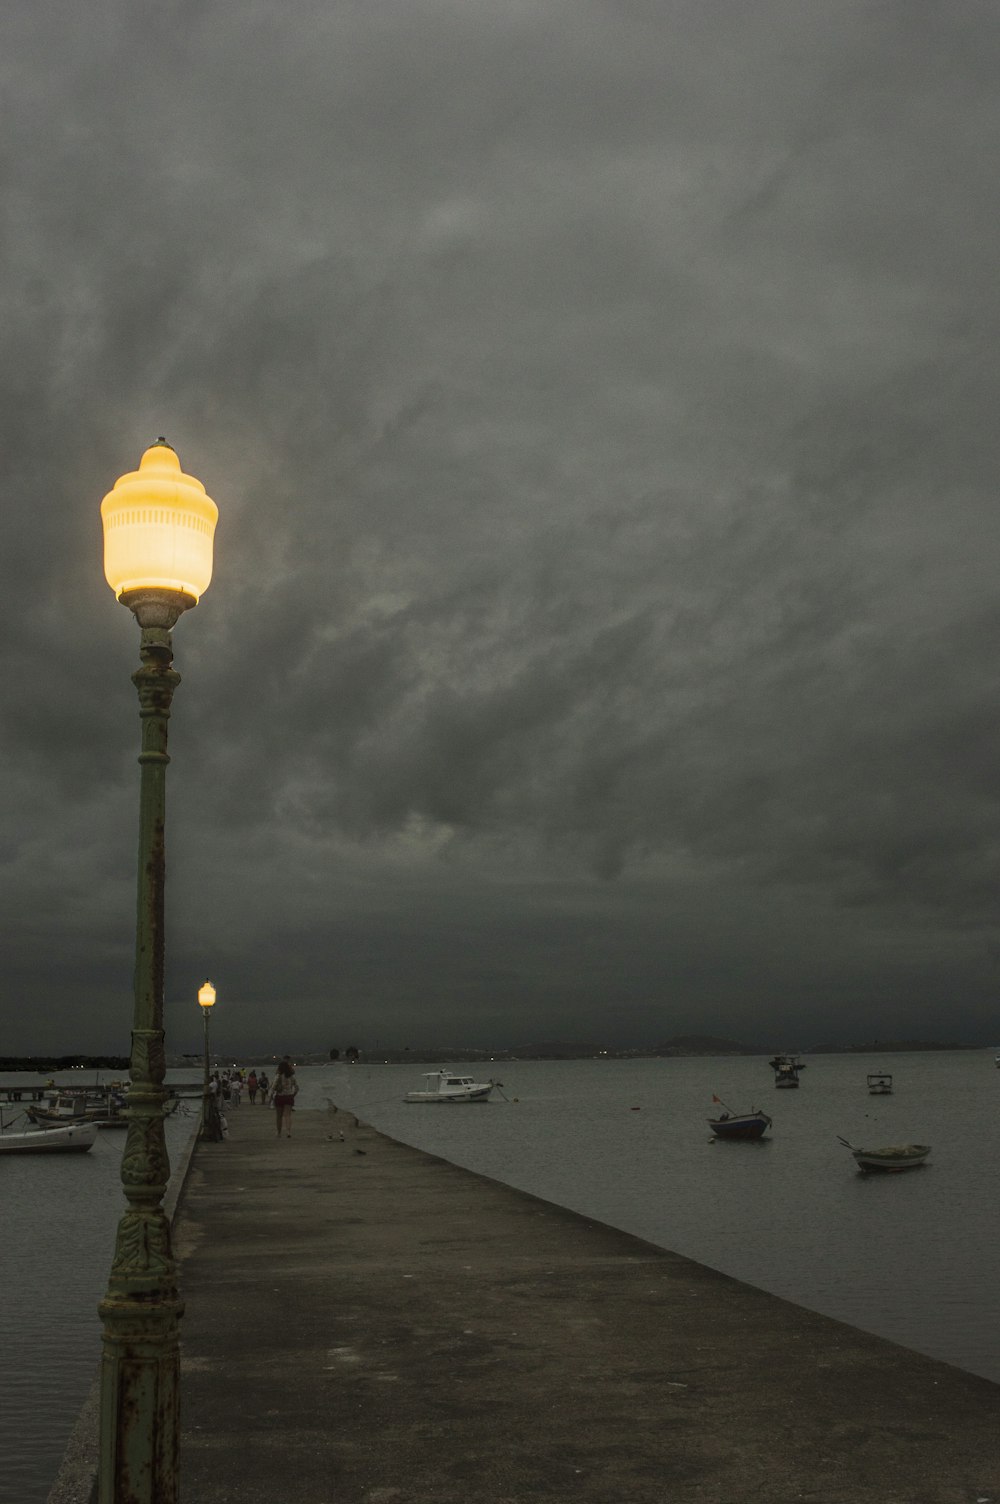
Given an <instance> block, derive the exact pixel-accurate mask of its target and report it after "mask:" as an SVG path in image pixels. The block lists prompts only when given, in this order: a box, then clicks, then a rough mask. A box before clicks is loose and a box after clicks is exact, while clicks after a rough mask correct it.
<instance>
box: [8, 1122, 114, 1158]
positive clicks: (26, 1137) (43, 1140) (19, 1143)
mask: <svg viewBox="0 0 1000 1504" xmlns="http://www.w3.org/2000/svg"><path fill="white" fill-rule="evenodd" d="M96 1138H97V1124H96V1123H73V1124H72V1125H71V1126H70V1127H68V1128H36V1129H35V1130H34V1131H33V1132H30V1133H0V1154H73V1153H76V1154H85V1153H86V1152H87V1150H88V1149H91V1148H93V1145H94V1140H95V1139H96Z"/></svg>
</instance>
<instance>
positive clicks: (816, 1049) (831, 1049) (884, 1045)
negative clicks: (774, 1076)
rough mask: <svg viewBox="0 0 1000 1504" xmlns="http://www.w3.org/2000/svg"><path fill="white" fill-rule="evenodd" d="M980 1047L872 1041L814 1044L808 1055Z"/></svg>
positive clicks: (940, 1042)
mask: <svg viewBox="0 0 1000 1504" xmlns="http://www.w3.org/2000/svg"><path fill="white" fill-rule="evenodd" d="M978 1049H982V1045H976V1044H957V1043H956V1042H955V1041H954V1040H950V1041H947V1042H945V1041H944V1040H940V1039H872V1040H869V1042H868V1043H867V1044H814V1045H813V1046H812V1048H811V1049H810V1050H809V1054H810V1055H885V1054H890V1055H905V1054H907V1053H908V1052H912V1051H914V1050H978Z"/></svg>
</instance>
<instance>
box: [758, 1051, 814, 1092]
mask: <svg viewBox="0 0 1000 1504" xmlns="http://www.w3.org/2000/svg"><path fill="white" fill-rule="evenodd" d="M767 1063H768V1065H769V1066H770V1067H771V1069H772V1070H773V1071H774V1084H775V1086H780V1087H783V1088H785V1089H786V1090H787V1089H788V1088H790V1087H796V1086H798V1084H799V1071H804V1070H805V1066H804V1065H803V1063H802V1061H801V1060H800V1059H799V1057H798V1055H775V1057H774V1059H773V1060H769V1061H768V1062H767Z"/></svg>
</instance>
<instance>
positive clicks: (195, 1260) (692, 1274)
mask: <svg viewBox="0 0 1000 1504" xmlns="http://www.w3.org/2000/svg"><path fill="white" fill-rule="evenodd" d="M414 1110H415V1111H417V1110H419V1109H414ZM424 1110H426V1111H431V1110H436V1111H454V1112H461V1111H466V1110H468V1111H477V1110H479V1109H476V1108H468V1109H465V1108H436V1109H431V1108H427V1109H424ZM294 1117H295V1121H294V1127H293V1136H292V1137H291V1138H290V1139H288V1138H278V1137H277V1135H276V1133H275V1127H274V1114H273V1112H271V1111H268V1110H265V1109H262V1108H260V1107H256V1108H251V1107H249V1106H247V1105H244V1106H243V1107H241V1108H240V1109H239V1111H237V1112H233V1113H232V1114H231V1117H230V1127H231V1131H230V1136H229V1138H228V1140H227V1141H226V1142H224V1143H221V1144H208V1143H202V1144H200V1145H199V1146H198V1150H197V1153H196V1155H195V1158H194V1161H193V1165H192V1169H191V1172H190V1174H189V1177H188V1182H187V1186H186V1189H185V1192H184V1196H183V1200H182V1203H181V1208H180V1212H179V1215H178V1218H177V1221H176V1223H175V1243H176V1249H177V1254H178V1257H179V1258H180V1260H181V1282H182V1289H183V1294H184V1299H185V1302H186V1306H187V1314H186V1316H185V1318H184V1321H183V1324H182V1346H183V1378H182V1385H183V1391H182V1392H183V1420H182V1425H183V1435H182V1444H181V1469H182V1496H183V1498H184V1499H185V1500H186V1501H188V1504H224V1501H230V1500H231V1501H236V1500H239V1501H241V1504H257V1501H261V1504H264V1501H266V1504H536V1501H545V1504H564V1501H587V1504H597V1501H600V1504H667V1501H672V1504H673V1501H682V1504H695V1501H697V1504H744V1501H746V1504H750V1501H753V1504H793V1501H803V1500H805V1501H815V1504H854V1501H861V1500H863V1501H865V1504H976V1501H987V1500H988V1501H989V1504H1000V1403H998V1402H1000V1386H998V1385H996V1384H992V1383H990V1382H989V1381H988V1380H986V1379H980V1378H976V1377H974V1376H973V1375H970V1374H966V1373H963V1372H962V1371H961V1370H959V1369H956V1368H952V1367H950V1366H948V1365H946V1364H943V1363H938V1362H936V1361H934V1360H932V1359H930V1358H924V1357H921V1356H919V1355H918V1354H916V1353H912V1352H910V1351H908V1350H906V1349H904V1348H900V1347H897V1346H895V1345H893V1344H892V1343H889V1342H885V1341H883V1340H882V1339H880V1338H877V1337H873V1336H869V1335H867V1334H866V1333H863V1332H859V1331H856V1330H855V1329H854V1328H852V1327H848V1326H844V1325H842V1324H840V1323H839V1322H836V1321H831V1320H829V1319H827V1318H826V1317H822V1316H817V1315H814V1314H812V1313H811V1312H809V1311H806V1310H804V1309H802V1308H801V1307H799V1306H794V1305H791V1304H789V1303H787V1302H785V1301H782V1300H779V1299H777V1298H776V1297H774V1296H771V1295H767V1294H765V1293H763V1292H762V1291H759V1290H755V1289H753V1288H751V1287H750V1286H748V1285H744V1284H741V1283H739V1282H738V1281H736V1280H733V1279H730V1278H728V1277H727V1276H725V1275H722V1274H719V1273H717V1272H715V1271H713V1270H711V1269H708V1268H705V1267H704V1266H702V1265H700V1264H696V1263H693V1262H691V1261H690V1260H688V1259H685V1258H682V1257H680V1256H679V1255H676V1254H673V1253H669V1252H665V1251H663V1250H662V1249H659V1248H656V1247H654V1246H652V1245H650V1244H648V1243H644V1242H642V1241H641V1240H640V1239H637V1238H634V1237H632V1236H630V1235H629V1234H627V1233H623V1232H619V1231H617V1230H616V1229H614V1228H610V1227H607V1226H605V1225H604V1224H602V1223H598V1222H593V1221H590V1220H589V1219H587V1218H585V1217H581V1216H578V1215H577V1214H575V1213H573V1212H569V1211H565V1210H562V1209H561V1208H559V1207H556V1206H553V1205H551V1204H549V1203H547V1202H543V1201H539V1200H537V1199H535V1198H533V1197H531V1196H529V1195H526V1194H524V1193H522V1192H520V1191H515V1190H512V1189H510V1188H509V1187H506V1186H503V1185H500V1184H498V1183H497V1182H495V1181H491V1180H487V1179H484V1178H482V1177H480V1176H477V1175H474V1174H472V1173H471V1172H469V1171H467V1170H463V1169H459V1168H458V1167H456V1166H454V1165H450V1164H447V1163H445V1162H444V1161H442V1160H439V1159H435V1158H433V1157H432V1156H430V1155H427V1154H423V1153H421V1152H419V1151H418V1150H415V1149H411V1148H408V1147H406V1146H405V1145H402V1144H399V1143H396V1142H394V1141H393V1140H391V1139H388V1138H386V1137H384V1136H383V1135H381V1134H379V1133H377V1132H375V1131H374V1130H372V1129H371V1128H369V1127H366V1126H365V1125H363V1124H360V1125H358V1124H356V1123H355V1121H354V1119H353V1118H351V1117H350V1116H349V1115H348V1114H347V1113H344V1112H337V1113H320V1112H317V1113H306V1112H298V1113H296V1114H295V1115H294ZM341 1132H343V1133H344V1135H345V1137H344V1138H343V1139H341V1137H340V1135H341ZM664 1195H669V1185H668V1184H667V1183H666V1180H665V1184H664Z"/></svg>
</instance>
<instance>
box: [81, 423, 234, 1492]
mask: <svg viewBox="0 0 1000 1504" xmlns="http://www.w3.org/2000/svg"><path fill="white" fill-rule="evenodd" d="M218 516H219V511H218V508H217V507H216V505H215V502H214V501H212V500H211V499H210V497H208V496H207V495H206V494H205V488H204V486H203V485H202V484H201V482H200V481H198V480H195V479H194V477H193V476H190V475H185V474H184V472H183V471H182V470H181V466H180V461H179V459H178V458H177V455H176V454H175V453H174V451H173V449H172V448H171V447H170V445H169V444H168V443H167V441H166V440H165V439H158V440H157V441H156V443H155V444H153V445H151V447H150V448H149V449H147V450H146V452H145V453H144V454H143V456H142V459H141V460H140V462H139V469H138V470H136V471H132V472H130V473H129V474H128V475H123V476H122V477H121V478H120V479H119V480H118V481H117V482H116V484H115V486H114V488H113V489H112V490H111V491H110V492H109V493H108V495H107V496H105V498H104V500H103V502H102V503H101V517H102V520H103V524H104V573H105V577H106V579H107V581H108V584H109V585H110V586H111V588H112V590H113V591H114V592H115V595H116V596H117V598H118V599H119V600H120V601H121V602H122V604H123V605H125V606H128V608H129V609H130V610H131V611H132V612H133V614H134V615H135V619H136V621H137V622H138V624H139V628H140V632H141V636H140V641H139V657H140V659H141V666H140V667H139V668H138V669H137V670H136V672H135V673H134V674H133V675H132V682H133V684H134V685H135V687H136V689H137V690H138V693H139V718H140V725H141V727H142V750H141V752H140V754H139V765H140V769H141V774H140V792H139V875H138V894H137V912H136V947H135V1002H134V1012H133V1019H132V1055H131V1063H130V1067H129V1070H130V1076H131V1086H130V1087H129V1093H128V1119H129V1124H128V1138H127V1140H126V1143H125V1151H124V1153H123V1155H122V1163H121V1179H122V1186H123V1189H124V1192H125V1197H126V1201H127V1207H126V1210H125V1212H124V1214H123V1215H122V1218H121V1220H120V1222H119V1224H118V1236H117V1240H116V1243H115V1252H114V1258H113V1260H112V1264H111V1274H110V1277H109V1280H108V1288H107V1293H106V1294H105V1296H104V1299H103V1300H102V1301H101V1304H100V1306H99V1308H98V1309H99V1311H100V1315H101V1320H102V1322H103V1339H102V1355H101V1408H100V1414H101V1419H100V1462H99V1469H98V1504H177V1453H178V1439H179V1432H180V1410H179V1395H178V1391H179V1370H180V1357H179V1347H178V1340H177V1324H178V1321H179V1319H180V1317H181V1315H182V1313H183V1309H184V1308H183V1305H182V1303H181V1300H180V1297H179V1295H178V1291H177V1271H176V1265H175V1263H174V1257H173V1251H172V1249H171V1244H170V1224H169V1223H168V1221H167V1218H166V1215H165V1214H164V1211H163V1206H162V1201H163V1193H164V1191H165V1190H166V1185H167V1180H168V1178H169V1175H170V1163H169V1160H168V1158H167V1149H166V1142H165V1138H164V1131H163V1112H164V1104H165V1101H166V1096H167V1093H166V1091H165V1090H164V1086H163V1078H164V1073H165V1068H166V1056H165V1052H164V1043H163V953H164V931H163V909H164V903H163V899H164V838H163V833H164V819H165V809H166V805H165V794H166V770H167V763H168V762H169V758H168V756H167V722H168V720H169V717H170V702H171V699H172V697H173V692H174V690H175V689H176V687H177V685H178V684H179V683H180V675H179V674H177V673H175V671H174V669H173V667H172V664H173V643H172V641H171V636H170V632H171V628H172V627H173V626H174V624H175V622H176V621H177V619H178V617H179V616H180V615H181V612H182V611H186V610H187V609H188V608H189V607H191V606H195V605H197V603H198V599H199V597H200V596H201V595H202V593H203V592H204V590H205V589H206V588H207V587H208V583H209V581H210V580H211V578H212V543H213V538H214V535H215V525H216V522H217V521H218Z"/></svg>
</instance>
